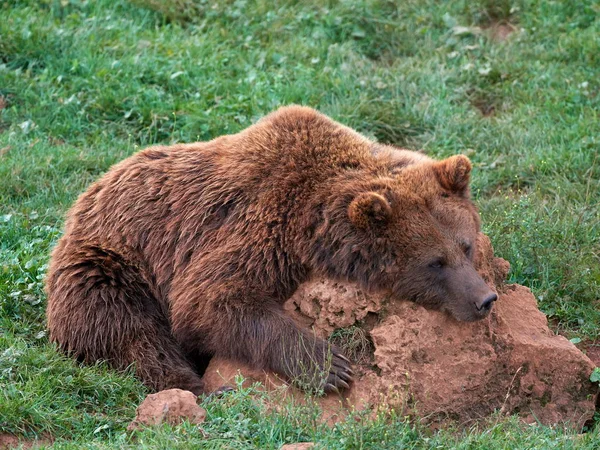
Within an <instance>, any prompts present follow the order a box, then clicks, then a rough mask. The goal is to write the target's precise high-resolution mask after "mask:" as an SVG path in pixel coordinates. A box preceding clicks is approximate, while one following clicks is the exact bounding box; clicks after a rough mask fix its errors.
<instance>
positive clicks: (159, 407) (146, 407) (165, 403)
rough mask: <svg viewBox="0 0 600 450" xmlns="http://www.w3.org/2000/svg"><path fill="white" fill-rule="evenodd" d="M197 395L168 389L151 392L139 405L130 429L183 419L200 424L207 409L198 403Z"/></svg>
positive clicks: (179, 421) (172, 423) (173, 423)
mask: <svg viewBox="0 0 600 450" xmlns="http://www.w3.org/2000/svg"><path fill="white" fill-rule="evenodd" d="M196 400H197V397H196V396H195V395H194V394H192V393H191V392H189V391H182V390H181V389H168V390H165V391H160V392H158V393H156V394H150V395H149V396H148V397H146V399H145V400H144V401H143V402H142V404H141V405H140V406H138V408H137V411H136V413H135V420H134V421H133V422H131V423H130V424H129V426H128V427H127V429H128V430H136V429H138V428H140V427H142V426H145V425H159V424H161V423H165V422H167V423H170V424H171V425H177V424H179V423H181V422H182V421H183V420H188V421H189V422H191V423H195V424H200V423H202V422H204V419H205V418H206V411H205V410H204V409H202V408H200V407H199V406H198V405H197V404H196Z"/></svg>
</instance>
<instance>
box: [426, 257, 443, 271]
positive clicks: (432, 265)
mask: <svg viewBox="0 0 600 450" xmlns="http://www.w3.org/2000/svg"><path fill="white" fill-rule="evenodd" d="M445 265H446V264H445V263H444V260H443V259H442V258H438V259H436V260H435V261H432V262H430V263H429V267H430V268H432V269H441V268H442V267H444V266H445Z"/></svg>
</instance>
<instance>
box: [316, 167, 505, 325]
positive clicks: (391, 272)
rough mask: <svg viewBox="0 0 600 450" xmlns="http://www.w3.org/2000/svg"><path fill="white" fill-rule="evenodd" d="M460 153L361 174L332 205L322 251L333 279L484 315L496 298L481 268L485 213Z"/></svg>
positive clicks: (461, 316)
mask: <svg viewBox="0 0 600 450" xmlns="http://www.w3.org/2000/svg"><path fill="white" fill-rule="evenodd" d="M470 172H471V163H470V161H469V159H468V158H467V157H465V156H462V155H458V156H453V157H451V158H448V159H445V160H442V161H427V162H423V163H422V164H415V165H412V166H408V167H406V168H405V169H404V170H402V171H401V172H400V173H399V174H396V175H394V176H385V175H383V176H382V175H381V174H379V175H378V176H370V177H369V176H365V177H360V176H355V177H353V178H352V179H349V180H347V182H346V183H342V185H341V186H340V190H341V191H338V193H339V195H336V196H335V200H334V202H333V204H330V205H329V206H330V208H328V210H327V214H326V216H327V217H325V224H324V225H325V227H324V228H322V230H323V231H325V230H326V231H325V234H326V236H323V235H322V239H321V240H320V243H321V245H322V247H321V248H322V249H323V250H324V251H325V253H326V255H325V254H324V253H323V252H322V251H317V252H316V253H317V254H318V255H320V256H317V255H315V256H317V258H318V260H319V261H320V262H321V263H324V264H322V267H323V265H324V267H323V268H324V269H325V272H326V273H327V274H328V275H329V276H333V277H337V278H342V279H347V280H350V281H354V282H358V283H359V284H360V285H362V286H363V287H364V288H366V289H370V290H384V291H390V292H391V293H392V294H393V295H394V296H395V297H398V298H405V299H409V300H413V301H415V302H417V303H419V304H422V305H424V306H426V307H429V308H433V309H438V310H443V311H447V312H449V313H450V314H451V315H452V316H453V317H454V318H456V319H458V320H461V321H475V320H479V319H483V318H484V317H486V316H487V315H488V314H489V312H490V311H491V309H492V305H493V303H494V301H495V300H496V299H497V295H496V294H495V293H494V292H493V291H492V290H491V289H490V287H489V286H488V285H487V284H486V283H485V282H484V281H483V279H482V278H481V276H480V275H479V274H478V273H477V271H476V270H475V267H474V264H473V257H474V255H475V254H476V248H475V246H476V242H477V233H478V232H479V226H480V223H479V216H478V214H477V210H476V208H475V206H474V205H473V203H472V202H471V200H470V193H469V176H470Z"/></svg>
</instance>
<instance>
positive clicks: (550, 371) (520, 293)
mask: <svg viewBox="0 0 600 450" xmlns="http://www.w3.org/2000/svg"><path fill="white" fill-rule="evenodd" d="M478 247H479V251H478V255H477V256H476V263H477V266H478V270H479V272H480V273H481V275H482V277H483V278H484V279H485V280H486V282H487V283H488V284H489V285H490V286H491V287H492V288H494V289H495V290H496V291H497V292H498V293H499V300H498V301H497V302H496V305H495V307H494V310H493V312H492V314H491V315H490V316H489V317H488V318H487V319H485V320H483V321H480V322H474V323H460V322H457V321H455V320H453V319H452V318H451V317H449V316H448V315H447V314H445V313H441V312H437V311H429V310H426V309H424V308H423V307H421V306H418V305H416V304H414V303H411V302H406V301H398V300H395V299H394V300H392V299H390V298H387V297H386V296H384V295H374V294H368V293H365V292H362V291H361V290H360V289H357V288H356V287H355V286H353V285H348V284H340V283H334V282H331V281H327V280H316V281H313V282H311V283H307V284H305V285H303V286H301V287H300V289H298V291H297V292H296V294H295V295H294V296H293V298H292V299H290V301H289V302H288V303H287V305H286V310H287V311H288V312H289V314H291V315H292V317H294V318H295V319H296V320H297V321H299V322H300V323H302V324H303V325H305V326H311V327H313V329H314V330H315V332H316V333H317V334H319V335H321V336H331V335H332V333H333V334H334V337H335V336H336V334H339V333H338V332H336V333H334V331H335V330H338V329H340V328H344V327H355V329H358V330H361V331H362V332H363V334H364V335H365V336H367V339H368V340H370V341H371V342H368V343H369V347H368V348H370V349H371V350H370V354H369V355H368V357H367V358H361V364H359V365H357V367H356V373H357V376H356V380H355V383H354V385H353V387H352V389H351V390H350V391H349V392H346V393H345V394H344V396H343V397H339V396H336V395H329V396H327V397H324V398H321V399H319V400H318V402H319V403H320V404H321V406H322V407H323V409H324V413H325V414H324V416H325V419H326V420H329V421H331V420H335V418H336V417H338V416H339V415H340V414H343V413H344V410H345V408H347V407H349V406H353V407H355V408H359V409H362V408H373V409H376V408H377V407H378V405H387V406H390V407H393V408H396V409H398V410H400V411H401V412H402V414H410V415H412V416H414V417H419V418H421V420H423V421H424V422H426V423H428V424H434V425H436V424H437V425H439V424H443V423H445V422H447V421H452V422H458V423H459V424H463V425H466V424H470V423H472V422H473V421H475V420H478V419H482V418H486V417H488V416H489V415H490V414H492V413H493V412H495V411H499V412H501V413H505V414H519V415H520V416H522V417H523V419H524V420H526V421H540V422H542V423H545V424H555V423H568V424H570V425H572V426H574V427H576V428H580V427H581V426H583V424H584V423H585V422H586V421H587V420H589V419H590V418H591V417H592V416H593V414H594V410H595V400H596V396H597V386H596V385H595V384H593V383H591V382H590V381H589V376H590V374H591V372H592V370H593V368H594V364H593V363H592V362H591V361H590V359H589V358H588V357H587V356H585V355H584V354H583V353H581V352H580V351H579V350H578V349H577V348H576V347H575V346H574V345H573V344H572V343H571V342H569V341H568V340H567V339H565V338H564V337H562V336H557V335H554V334H553V333H552V332H551V331H550V329H549V328H548V323H547V320H546V316H545V315H544V314H543V313H541V312H540V311H539V310H538V308H537V303H536V300H535V297H534V296H533V295H532V293H531V291H530V290H529V289H527V288H525V287H523V286H519V285H504V284H503V280H504V279H505V278H506V275H507V273H508V269H509V265H508V263H507V262H506V261H504V260H503V259H500V258H495V257H494V256H493V250H492V247H491V245H490V242H489V239H488V238H487V237H485V236H484V235H480V237H479V245H478ZM356 327H358V328H356ZM342 345H344V344H343V343H342ZM347 353H351V352H348V351H347ZM238 371H239V372H241V373H242V374H243V375H244V376H245V377H246V378H247V382H248V383H252V382H254V381H260V382H263V383H264V384H265V386H266V388H267V389H274V388H275V387H278V386H281V385H282V384H284V382H283V380H281V379H279V378H278V377H277V376H274V375H273V374H266V373H264V372H261V371H254V370H250V369H248V368H247V367H243V366H242V365H240V364H237V363H234V362H232V361H223V360H213V361H211V364H210V365H209V367H208V369H207V372H206V374H205V378H204V379H205V382H206V383H207V386H208V388H209V389H211V388H214V389H216V388H218V387H220V386H222V385H223V384H224V383H227V382H229V383H232V380H233V378H234V377H235V375H236V374H237V373H238ZM289 393H290V394H291V395H294V396H297V397H298V398H301V397H302V394H300V393H298V392H297V391H296V390H295V389H293V388H290V389H289Z"/></svg>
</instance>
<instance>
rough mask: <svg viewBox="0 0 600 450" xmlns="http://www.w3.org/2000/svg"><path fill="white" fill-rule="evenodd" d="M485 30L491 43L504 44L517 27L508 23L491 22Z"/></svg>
mask: <svg viewBox="0 0 600 450" xmlns="http://www.w3.org/2000/svg"><path fill="white" fill-rule="evenodd" d="M485 30H486V32H487V34H488V36H489V38H490V39H491V40H492V41H494V42H504V41H506V40H507V39H508V38H509V37H510V35H511V34H513V33H514V32H515V31H516V30H517V27H516V26H515V25H513V24H512V23H510V22H504V21H502V22H492V23H491V24H490V25H489V26H488V27H486V28H485Z"/></svg>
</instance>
